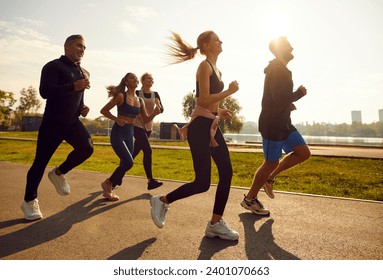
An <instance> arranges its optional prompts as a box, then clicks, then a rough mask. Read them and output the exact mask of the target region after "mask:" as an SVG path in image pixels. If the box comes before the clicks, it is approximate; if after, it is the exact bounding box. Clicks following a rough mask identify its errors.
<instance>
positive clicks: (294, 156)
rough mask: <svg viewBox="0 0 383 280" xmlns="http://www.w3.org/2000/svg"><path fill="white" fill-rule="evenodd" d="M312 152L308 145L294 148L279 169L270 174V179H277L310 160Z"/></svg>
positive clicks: (281, 162) (280, 163) (282, 161)
mask: <svg viewBox="0 0 383 280" xmlns="http://www.w3.org/2000/svg"><path fill="white" fill-rule="evenodd" d="M310 156H311V152H310V149H309V147H308V146H307V145H300V146H296V147H294V148H293V151H292V152H291V153H289V154H287V155H286V156H285V157H284V158H283V159H282V160H281V161H280V162H279V165H278V167H277V168H276V169H275V170H274V171H273V172H272V173H271V174H270V178H275V177H276V176H277V175H278V174H279V173H281V172H282V171H285V170H287V169H289V168H291V167H294V166H295V165H298V164H300V163H301V162H304V161H305V160H307V159H308V158H310Z"/></svg>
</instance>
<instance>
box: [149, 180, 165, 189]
mask: <svg viewBox="0 0 383 280" xmlns="http://www.w3.org/2000/svg"><path fill="white" fill-rule="evenodd" d="M162 185H163V183H162V182H159V181H157V180H156V179H151V180H150V182H149V183H148V190H154V189H156V188H158V187H161V186H162Z"/></svg>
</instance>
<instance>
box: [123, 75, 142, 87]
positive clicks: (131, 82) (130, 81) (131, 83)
mask: <svg viewBox="0 0 383 280" xmlns="http://www.w3.org/2000/svg"><path fill="white" fill-rule="evenodd" d="M138 84H139V81H138V78H137V76H136V75H135V74H133V73H129V74H128V75H127V76H126V77H125V85H126V86H127V87H128V88H129V89H135V88H137V86H138Z"/></svg>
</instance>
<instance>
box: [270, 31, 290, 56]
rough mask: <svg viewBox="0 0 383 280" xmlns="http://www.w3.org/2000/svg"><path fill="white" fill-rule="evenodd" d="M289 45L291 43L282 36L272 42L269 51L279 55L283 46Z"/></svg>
mask: <svg viewBox="0 0 383 280" xmlns="http://www.w3.org/2000/svg"><path fill="white" fill-rule="evenodd" d="M286 43H287V44H289V41H288V40H287V37H284V36H281V37H278V38H276V39H274V40H272V41H271V42H270V44H269V50H270V51H271V52H272V53H273V54H274V55H277V53H278V52H279V51H280V49H281V47H282V46H285V45H286Z"/></svg>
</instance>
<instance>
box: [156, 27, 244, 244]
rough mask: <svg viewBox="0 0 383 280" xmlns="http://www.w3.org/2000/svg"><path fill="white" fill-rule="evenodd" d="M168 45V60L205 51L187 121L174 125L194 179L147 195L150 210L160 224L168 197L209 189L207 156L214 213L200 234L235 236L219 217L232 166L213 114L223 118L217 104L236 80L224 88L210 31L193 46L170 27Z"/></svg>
mask: <svg viewBox="0 0 383 280" xmlns="http://www.w3.org/2000/svg"><path fill="white" fill-rule="evenodd" d="M171 40H172V43H173V44H172V45H170V46H169V56H170V58H171V59H172V61H171V64H177V63H181V62H184V61H188V60H191V59H193V58H194V57H195V56H196V54H197V53H198V50H199V52H200V53H201V55H204V56H205V57H206V59H205V60H203V61H202V62H201V63H200V64H199V66H198V69H197V73H196V107H195V109H194V111H193V113H192V115H191V120H190V122H189V123H188V124H187V125H185V126H184V127H183V128H181V129H179V132H180V136H181V138H187V140H188V142H189V146H190V151H191V154H192V158H193V164H194V171H195V180H194V181H193V182H190V183H186V184H184V185H182V186H180V187H179V188H178V189H176V190H174V191H172V192H170V193H169V194H167V195H165V196H162V195H158V196H154V197H152V198H151V205H152V209H151V215H152V218H153V222H154V223H155V225H156V226H157V227H159V228H162V227H164V225H165V214H166V213H167V210H168V209H169V205H170V203H173V202H175V201H177V200H179V199H183V198H186V197H189V196H192V195H195V194H199V193H203V192H206V191H207V190H209V188H210V184H211V159H213V160H214V162H215V164H216V166H217V169H218V174H219V182H218V185H217V190H216V195H215V202H214V208H213V214H212V217H211V220H210V221H209V222H208V224H207V226H206V230H205V235H206V236H208V237H220V238H222V239H226V240H238V238H239V234H238V232H236V231H234V230H233V229H231V228H230V227H229V226H228V225H227V224H226V223H225V222H224V220H223V219H222V216H223V212H224V210H225V207H226V203H227V200H228V198H229V192H230V184H231V179H232V174H233V170H232V166H231V161H230V156H229V150H228V148H227V145H226V142H225V139H224V138H223V135H222V132H221V131H220V129H219V127H218V118H222V119H228V118H230V117H231V112H230V111H229V110H227V109H220V108H219V103H220V101H222V100H224V99H225V98H226V97H228V96H230V95H232V94H233V93H235V92H237V91H238V89H239V87H238V82H237V81H233V82H231V83H230V84H229V87H228V89H226V90H224V83H223V81H222V73H221V71H219V70H218V68H217V66H216V63H217V60H218V56H219V54H220V53H221V52H222V41H221V40H220V39H219V37H218V36H217V34H215V33H214V32H213V31H206V32H203V33H202V34H200V35H199V37H198V39H197V47H193V46H192V45H190V44H188V43H187V42H185V41H184V40H183V39H182V38H181V36H180V35H179V34H177V33H174V32H173V33H172V37H171Z"/></svg>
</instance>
